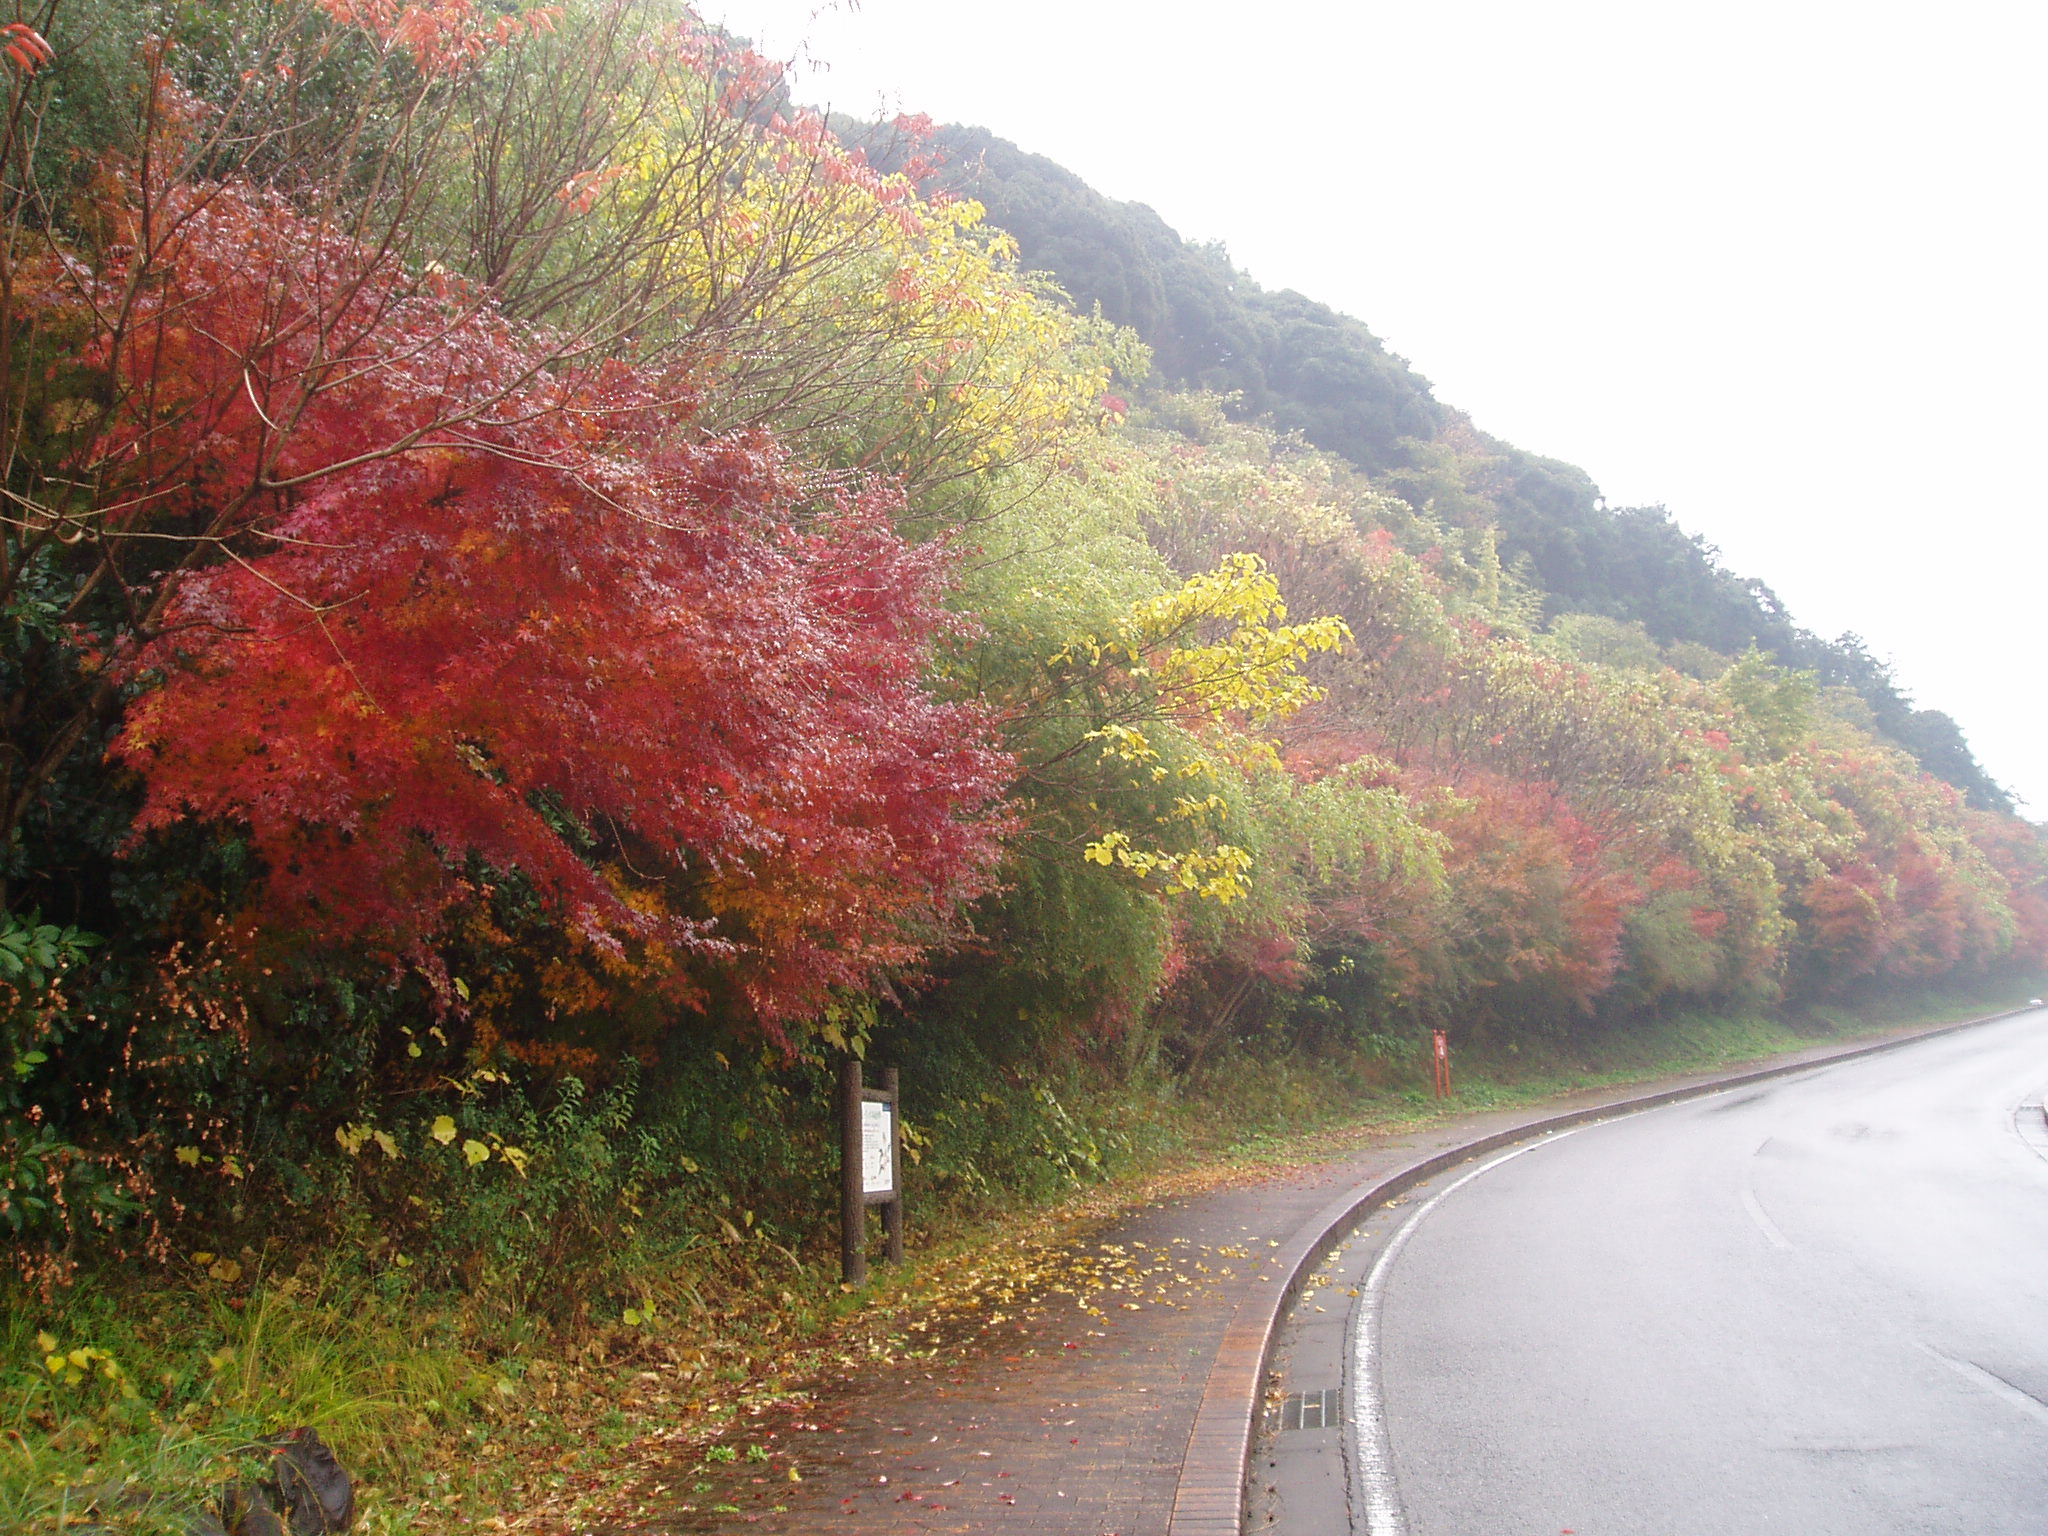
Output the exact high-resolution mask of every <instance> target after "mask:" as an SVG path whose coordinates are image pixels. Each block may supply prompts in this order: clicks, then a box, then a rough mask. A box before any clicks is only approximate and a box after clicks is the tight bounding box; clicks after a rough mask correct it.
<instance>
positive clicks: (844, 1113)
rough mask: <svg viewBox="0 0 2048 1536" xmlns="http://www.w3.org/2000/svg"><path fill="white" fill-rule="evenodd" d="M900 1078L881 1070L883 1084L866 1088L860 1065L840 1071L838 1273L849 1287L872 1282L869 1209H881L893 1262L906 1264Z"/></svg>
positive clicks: (846, 1065)
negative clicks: (897, 1095) (869, 1261)
mask: <svg viewBox="0 0 2048 1536" xmlns="http://www.w3.org/2000/svg"><path fill="white" fill-rule="evenodd" d="M896 1087H897V1075H896V1069H895V1068H894V1067H884V1068H883V1069H882V1086H881V1087H879V1088H864V1087H862V1086H861V1080H860V1062H859V1061H858V1060H857V1059H856V1058H853V1057H848V1058H847V1059H846V1060H845V1061H844V1062H842V1063H841V1064H840V1067H839V1274H840V1278H841V1279H843V1280H845V1282H846V1283H847V1284H848V1285H863V1284H865V1283H866V1282H867V1278H868V1207H869V1206H871V1205H879V1206H880V1207H881V1208H882V1232H883V1235H884V1237H885V1238H886V1239H887V1242H888V1250H887V1251H888V1255H889V1262H890V1263H891V1264H901V1263H902V1262H903V1126H902V1118H901V1116H900V1114H899V1113H898V1110H897V1100H896Z"/></svg>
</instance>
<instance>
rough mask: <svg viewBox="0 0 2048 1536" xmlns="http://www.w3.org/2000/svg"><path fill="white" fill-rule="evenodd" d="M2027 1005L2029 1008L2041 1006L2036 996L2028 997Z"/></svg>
mask: <svg viewBox="0 0 2048 1536" xmlns="http://www.w3.org/2000/svg"><path fill="white" fill-rule="evenodd" d="M2027 1006H2028V1007H2029V1008H2038V1007H2040V1006H2041V999H2039V998H2038V997H2030V998H2028V999H2027Z"/></svg>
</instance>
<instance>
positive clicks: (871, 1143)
mask: <svg viewBox="0 0 2048 1536" xmlns="http://www.w3.org/2000/svg"><path fill="white" fill-rule="evenodd" d="M895 1118H896V1114H895V1106H894V1105H891V1104H881V1103H877V1102H875V1101H874V1100H873V1099H869V1100H867V1101H866V1102H864V1103H863V1104H862V1105H861V1107H860V1188H861V1193H862V1194H864V1195H893V1194H895V1193H896V1126H895V1123H894V1122H895Z"/></svg>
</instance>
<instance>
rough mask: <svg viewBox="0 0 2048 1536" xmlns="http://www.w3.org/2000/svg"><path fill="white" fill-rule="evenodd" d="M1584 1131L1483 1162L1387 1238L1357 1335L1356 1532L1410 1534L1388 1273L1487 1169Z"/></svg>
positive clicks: (1369, 1281)
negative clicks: (1390, 1433) (1385, 1359)
mask: <svg viewBox="0 0 2048 1536" xmlns="http://www.w3.org/2000/svg"><path fill="white" fill-rule="evenodd" d="M1580 1129H1583V1127H1579V1126H1574V1127H1572V1128H1571V1129H1570V1130H1564V1131H1556V1132H1553V1133H1552V1134H1551V1135H1548V1136H1545V1137H1544V1138H1543V1139H1542V1140H1540V1141H1532V1142H1529V1143H1528V1144H1527V1145H1525V1146H1520V1147H1516V1148H1515V1149H1514V1151H1512V1152H1504V1153H1502V1154H1501V1155H1500V1156H1499V1157H1496V1158H1495V1159H1494V1160H1493V1161H1492V1162H1490V1163H1481V1164H1480V1165H1479V1166H1478V1167H1477V1168H1474V1169H1473V1170H1472V1171H1471V1172H1470V1173H1468V1174H1466V1175H1464V1176H1463V1177H1462V1178H1460V1179H1458V1180H1457V1181H1456V1182H1454V1183H1451V1184H1447V1185H1445V1186H1444V1187H1443V1188H1442V1189H1440V1190H1438V1191H1437V1193H1436V1194H1434V1195H1433V1196H1431V1197H1430V1198H1429V1199H1428V1200H1426V1201H1425V1202H1423V1204H1421V1205H1419V1206H1417V1207H1416V1209H1415V1212H1414V1214H1413V1215H1411V1216H1410V1217H1409V1218H1408V1219H1407V1220H1406V1221H1404V1222H1402V1223H1401V1225H1400V1227H1399V1229H1398V1230H1396V1231H1395V1233H1394V1235H1393V1236H1392V1237H1390V1238H1389V1239H1387V1246H1386V1247H1384V1248H1382V1249H1381V1250H1380V1255H1379V1258H1378V1259H1376V1260H1375V1261H1374V1262H1373V1266H1372V1272H1371V1273H1370V1274H1368V1275H1367V1276H1366V1277H1365V1286H1364V1289H1363V1292H1362V1294H1361V1295H1360V1297H1359V1302H1358V1313H1357V1317H1356V1319H1355V1321H1354V1322H1353V1325H1352V1334H1351V1402H1352V1412H1351V1429H1352V1437H1351V1449H1352V1455H1351V1471H1352V1489H1351V1493H1352V1498H1351V1519H1352V1529H1353V1530H1354V1531H1355V1530H1358V1529H1359V1526H1358V1519H1359V1517H1360V1516H1361V1515H1363V1516H1364V1518H1365V1526H1364V1530H1365V1532H1366V1536H1408V1517H1407V1515H1406V1513H1405V1512H1404V1511H1403V1510H1402V1508H1401V1490H1400V1487H1399V1485H1398V1484H1397V1483H1396V1482H1395V1480H1394V1453H1393V1447H1392V1445H1391V1444H1390V1443H1389V1441H1388V1439H1387V1407H1386V1402H1385V1399H1384V1397H1383V1395H1382V1393H1381V1389H1380V1359H1379V1312H1380V1298H1381V1296H1382V1295H1383V1294H1384V1292H1385V1290H1386V1283H1387V1272H1388V1271H1389V1270H1391V1269H1392V1268H1393V1265H1394V1260H1395V1259H1396V1258H1398V1257H1399V1256H1400V1253H1401V1250H1402V1249H1403V1248H1405V1247H1407V1246H1408V1239H1409V1237H1410V1236H1411V1235H1412V1234H1413V1233H1414V1231H1415V1229H1416V1228H1417V1227H1419V1226H1420V1225H1421V1224H1422V1219H1423V1218H1424V1217H1425V1216H1427V1215H1428V1214H1429V1213H1430V1212H1431V1211H1433V1210H1435V1209H1436V1208H1437V1207H1438V1206H1440V1205H1442V1204H1443V1203H1444V1201H1445V1200H1446V1199H1448V1198H1449V1197H1450V1196H1452V1195H1454V1194H1456V1193H1457V1192H1458V1191H1459V1190H1461V1189H1463V1188H1464V1187H1465V1186H1466V1185H1467V1184H1470V1183H1471V1182H1472V1181H1473V1180H1474V1179H1476V1178H1478V1177H1479V1176H1480V1175H1481V1174H1482V1173H1488V1172H1491V1171H1492V1170H1493V1169H1495V1168H1498V1167H1499V1166H1500V1165H1501V1164H1502V1163H1509V1162H1513V1161H1514V1160H1515V1159H1516V1158H1518V1157H1520V1156H1522V1155H1523V1154H1524V1153H1526V1152H1534V1151H1535V1150H1536V1149H1537V1148H1538V1147H1543V1146H1548V1145H1549V1144H1550V1143H1551V1142H1554V1141H1557V1140H1559V1139H1561V1138H1563V1137H1566V1136H1570V1135H1573V1134H1574V1133H1575V1132H1576V1131H1578V1130H1580Z"/></svg>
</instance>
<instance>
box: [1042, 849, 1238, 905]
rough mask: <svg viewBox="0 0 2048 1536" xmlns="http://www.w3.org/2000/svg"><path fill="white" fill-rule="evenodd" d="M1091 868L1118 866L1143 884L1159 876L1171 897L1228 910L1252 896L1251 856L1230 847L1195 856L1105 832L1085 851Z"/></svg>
mask: <svg viewBox="0 0 2048 1536" xmlns="http://www.w3.org/2000/svg"><path fill="white" fill-rule="evenodd" d="M1082 857H1084V858H1086V859H1087V860H1088V861H1089V862H1090V863H1092V864H1101V865H1103V866H1105V867H1107V866H1110V865H1115V866H1118V867H1120V868H1123V869H1127V870H1129V871H1130V872H1131V873H1132V874H1134V875H1136V876H1137V877H1138V878H1139V879H1140V880H1149V879H1151V878H1152V877H1153V876H1155V875H1156V876H1158V877H1159V879H1160V882H1161V885H1162V888H1163V889H1164V890H1165V892H1166V894H1168V895H1170V896H1171V895H1186V894H1193V895H1196V896H1199V897H1202V898H1203V899H1204V900H1208V901H1214V902H1218V903H1220V904H1222V905H1224V906H1228V905H1229V904H1230V903H1231V902H1233V901H1238V900H1241V899H1242V898H1244V897H1246V896H1249V895H1250V894H1251V878H1250V877H1251V869H1252V856H1251V854H1249V853H1248V852H1246V851H1245V850H1244V849H1242V848H1238V847H1235V846H1233V845H1232V844H1229V843H1218V844H1217V845H1216V846H1215V847H1214V848H1211V849H1207V850H1206V851H1205V850H1197V851H1195V852H1192V853H1169V852H1166V851H1165V850H1163V849H1156V848H1137V847H1134V846H1132V843H1131V840H1130V838H1129V837H1128V836H1126V835H1125V834H1124V833H1122V832H1105V833H1104V834H1103V835H1102V836H1101V837H1100V838H1098V839H1097V840H1096V841H1094V842H1092V843H1090V844H1089V845H1088V846H1087V847H1086V848H1085V849H1083V850H1082Z"/></svg>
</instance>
